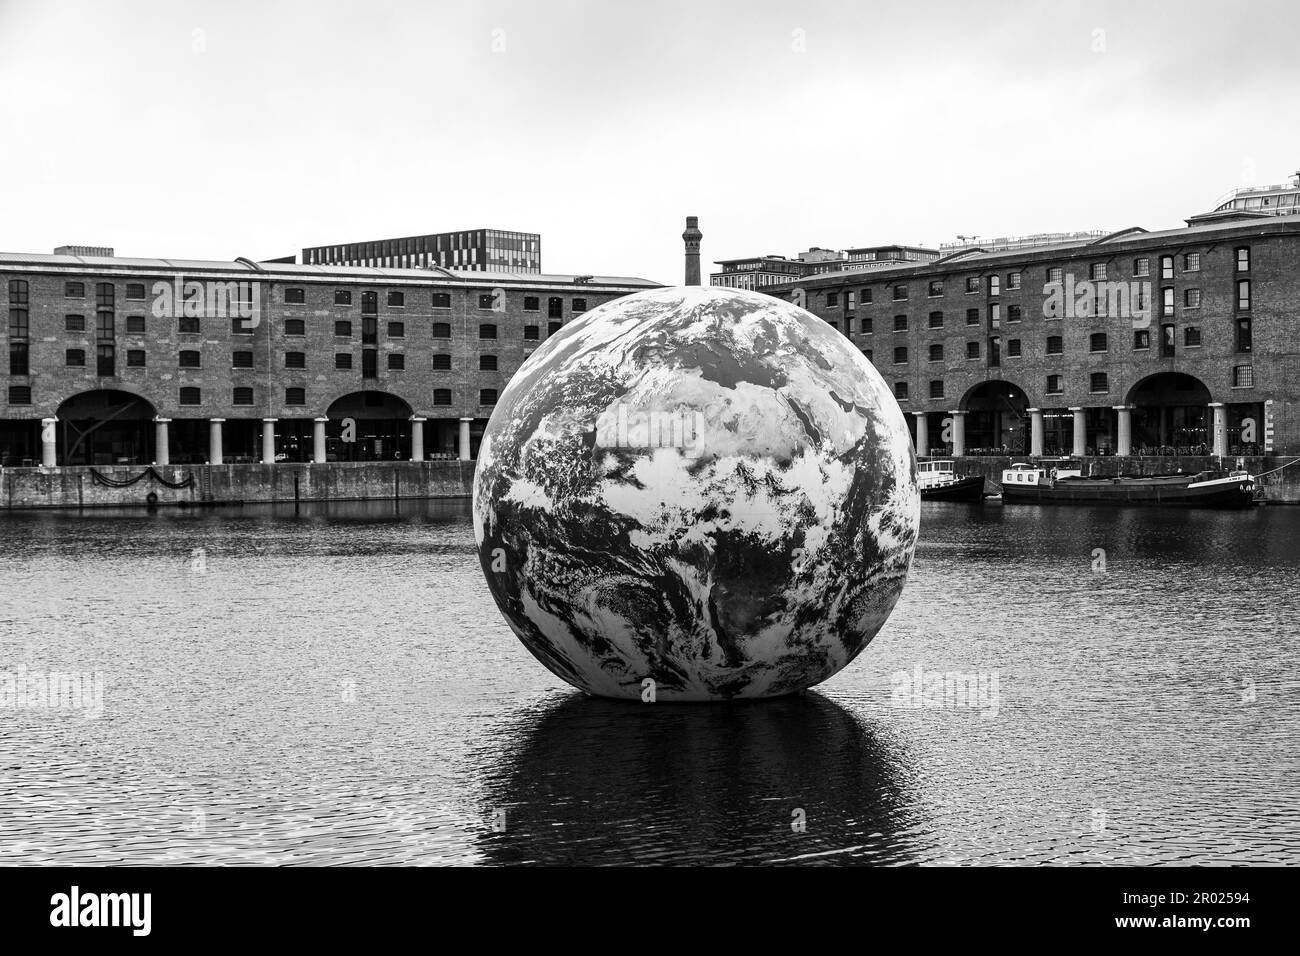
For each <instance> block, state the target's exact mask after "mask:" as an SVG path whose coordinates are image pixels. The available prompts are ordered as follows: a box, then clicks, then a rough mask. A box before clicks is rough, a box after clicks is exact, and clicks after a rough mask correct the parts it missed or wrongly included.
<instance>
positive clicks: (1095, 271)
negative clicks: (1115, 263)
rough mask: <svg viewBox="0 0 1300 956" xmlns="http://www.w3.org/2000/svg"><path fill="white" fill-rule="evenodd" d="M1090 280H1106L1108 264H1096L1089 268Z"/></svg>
mask: <svg viewBox="0 0 1300 956" xmlns="http://www.w3.org/2000/svg"><path fill="white" fill-rule="evenodd" d="M1088 278H1089V279H1092V280H1094V281H1098V282H1101V281H1104V280H1105V278H1106V263H1104V262H1094V263H1092V265H1090V266H1088Z"/></svg>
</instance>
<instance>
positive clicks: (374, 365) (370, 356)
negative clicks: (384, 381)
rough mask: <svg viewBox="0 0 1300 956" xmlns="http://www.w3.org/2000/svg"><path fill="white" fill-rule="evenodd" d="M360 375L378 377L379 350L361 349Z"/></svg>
mask: <svg viewBox="0 0 1300 956" xmlns="http://www.w3.org/2000/svg"><path fill="white" fill-rule="evenodd" d="M361 377H362V378H378V377H379V352H378V350H377V349H362V350H361Z"/></svg>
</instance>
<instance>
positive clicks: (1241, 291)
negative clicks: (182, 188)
mask: <svg viewBox="0 0 1300 956" xmlns="http://www.w3.org/2000/svg"><path fill="white" fill-rule="evenodd" d="M1237 311H1238V312H1249V311H1250V280H1249V279H1239V280H1238V281H1237Z"/></svg>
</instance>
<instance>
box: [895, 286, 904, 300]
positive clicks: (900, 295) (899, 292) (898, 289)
mask: <svg viewBox="0 0 1300 956" xmlns="http://www.w3.org/2000/svg"><path fill="white" fill-rule="evenodd" d="M906 298H907V286H905V285H896V286H894V301H895V302H897V301H900V300H902V299H906Z"/></svg>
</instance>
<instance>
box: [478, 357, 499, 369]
mask: <svg viewBox="0 0 1300 956" xmlns="http://www.w3.org/2000/svg"><path fill="white" fill-rule="evenodd" d="M478 370H479V371H480V372H495V371H496V370H497V357H496V356H495V355H480V356H479V357H478Z"/></svg>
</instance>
